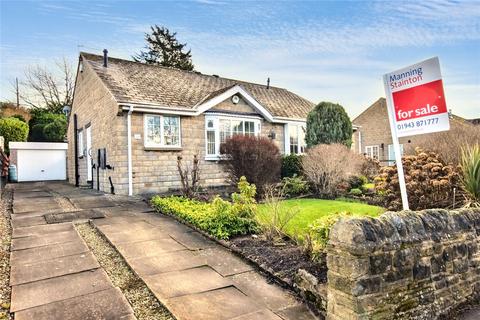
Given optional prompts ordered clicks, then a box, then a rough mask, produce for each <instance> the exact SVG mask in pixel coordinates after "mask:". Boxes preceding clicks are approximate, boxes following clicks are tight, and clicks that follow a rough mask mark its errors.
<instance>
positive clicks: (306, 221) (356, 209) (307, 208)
mask: <svg viewBox="0 0 480 320" xmlns="http://www.w3.org/2000/svg"><path fill="white" fill-rule="evenodd" d="M282 204H283V205H284V208H289V209H293V210H299V212H298V213H297V214H296V215H295V216H294V217H293V218H292V220H290V222H289V223H288V224H287V227H286V233H287V234H288V235H289V236H292V237H299V238H303V236H302V235H303V234H304V233H305V232H306V231H307V230H308V226H309V225H310V224H311V223H312V222H314V221H315V220H317V219H319V218H322V217H326V216H329V215H335V214H336V213H338V212H342V211H343V212H351V213H352V214H353V215H356V216H357V215H358V216H370V217H377V216H379V215H381V214H382V213H383V212H385V210H386V209H385V208H382V207H377V206H372V205H369V204H365V203H360V202H351V201H343V200H323V199H291V200H284V201H282ZM258 211H259V214H258V217H259V221H260V223H261V222H262V217H265V216H266V215H267V214H268V213H269V212H268V206H267V205H265V204H260V205H259V206H258Z"/></svg>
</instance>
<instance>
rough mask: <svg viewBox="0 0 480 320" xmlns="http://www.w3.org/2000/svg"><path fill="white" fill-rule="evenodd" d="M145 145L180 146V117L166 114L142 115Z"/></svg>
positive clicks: (153, 146) (152, 146) (159, 146)
mask: <svg viewBox="0 0 480 320" xmlns="http://www.w3.org/2000/svg"><path fill="white" fill-rule="evenodd" d="M144 130H145V132H144V136H145V147H147V148H148V147H150V148H180V146H181V142H180V117H179V116H168V115H150V114H146V115H145V116H144Z"/></svg>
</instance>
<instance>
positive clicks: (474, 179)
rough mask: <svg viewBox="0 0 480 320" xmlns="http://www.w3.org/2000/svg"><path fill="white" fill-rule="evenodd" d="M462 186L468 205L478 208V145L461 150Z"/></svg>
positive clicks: (479, 154) (479, 172)
mask: <svg viewBox="0 0 480 320" xmlns="http://www.w3.org/2000/svg"><path fill="white" fill-rule="evenodd" d="M460 167H461V170H462V185H463V189H464V190H465V191H466V193H467V197H468V198H469V204H470V205H473V206H480V145H478V144H476V145H473V146H471V147H467V148H465V149H463V150H462V158H461V162H460Z"/></svg>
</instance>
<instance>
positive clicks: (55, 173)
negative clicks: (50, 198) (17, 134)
mask: <svg viewBox="0 0 480 320" xmlns="http://www.w3.org/2000/svg"><path fill="white" fill-rule="evenodd" d="M9 148H10V160H11V161H10V162H11V163H13V164H15V165H16V166H17V177H18V182H23V181H46V180H66V179H67V149H68V144H67V143H63V142H59V143H57V142H10V143H9Z"/></svg>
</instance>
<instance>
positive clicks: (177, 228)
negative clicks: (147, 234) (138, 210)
mask: <svg viewBox="0 0 480 320" xmlns="http://www.w3.org/2000/svg"><path fill="white" fill-rule="evenodd" d="M143 220H144V221H146V222H148V223H150V224H152V225H154V226H156V227H158V228H160V229H161V230H163V231H164V232H166V233H168V234H180V233H188V232H193V231H194V230H193V229H192V228H190V227H187V226H186V225H184V224H182V223H180V222H178V221H176V220H174V219H172V218H170V217H167V216H162V215H158V214H155V215H152V214H148V215H146V216H145V217H144V218H143Z"/></svg>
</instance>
